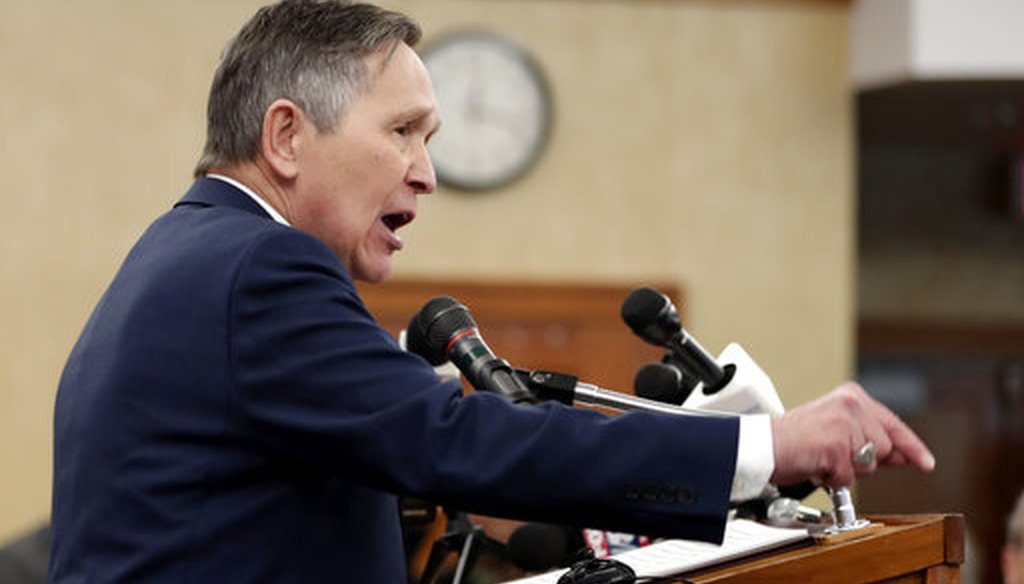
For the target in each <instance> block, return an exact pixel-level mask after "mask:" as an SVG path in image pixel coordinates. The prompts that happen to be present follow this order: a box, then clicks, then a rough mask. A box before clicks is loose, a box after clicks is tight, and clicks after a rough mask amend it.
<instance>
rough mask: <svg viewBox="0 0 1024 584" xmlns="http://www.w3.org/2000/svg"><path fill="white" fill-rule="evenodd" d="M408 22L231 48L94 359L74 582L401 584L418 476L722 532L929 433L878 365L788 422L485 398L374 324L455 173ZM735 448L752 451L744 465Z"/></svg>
mask: <svg viewBox="0 0 1024 584" xmlns="http://www.w3.org/2000/svg"><path fill="white" fill-rule="evenodd" d="M419 36H420V31H419V28H418V27H417V26H416V25H415V24H414V23H413V22H411V21H410V20H409V19H407V18H406V17H404V16H402V15H399V14H395V13H391V12H387V11H383V10H380V9H378V8H375V7H372V6H368V5H351V4H348V3H346V2H343V1H326V2H317V1H310V0H285V1H284V2H281V3H278V4H275V5H273V6H269V7H266V8H264V9H262V10H260V11H259V12H258V13H257V14H256V15H255V16H254V17H253V19H252V20H250V22H248V23H247V24H246V25H245V26H244V27H243V29H242V30H241V31H240V32H239V34H238V36H237V37H236V38H235V39H234V40H233V41H232V42H231V43H230V44H229V46H228V48H227V49H226V51H225V54H224V55H223V57H222V61H221V63H220V65H219V67H218V70H217V73H216V75H215V78H214V81H213V85H212V88H211V92H210V101H209V110H208V136H207V144H206V147H205V150H204V152H203V155H202V158H201V160H200V162H199V164H198V167H197V170H196V175H197V180H196V182H195V184H194V185H193V187H192V188H191V190H189V192H188V193H187V194H186V195H185V196H184V198H182V199H181V201H179V202H178V204H177V205H175V207H174V208H173V209H172V210H171V211H169V212H168V213H167V214H165V215H164V216H162V217H160V218H159V219H157V220H156V221H155V222H154V223H153V225H151V226H150V227H149V229H148V230H147V231H146V232H145V233H144V234H143V235H142V237H141V238H140V240H139V241H138V243H137V244H136V246H135V247H134V248H133V249H132V251H131V252H130V253H129V255H128V257H127V258H126V259H125V262H124V265H123V266H122V267H121V269H120V271H119V272H118V274H117V275H116V276H115V278H114V280H113V282H112V283H111V285H110V288H109V289H108V290H107V292H106V293H105V294H104V296H103V298H102V299H101V300H100V302H99V304H98V305H97V307H96V309H95V311H94V313H93V314H92V316H91V317H90V319H89V322H88V323H87V324H86V327H85V330H84V331H83V333H82V335H81V337H80V339H79V341H78V343H77V344H76V346H75V348H74V350H73V351H72V353H71V355H70V356H69V359H68V363H67V365H66V367H65V371H64V375H63V377H62V379H61V384H60V388H59V392H58V396H57V403H56V409H55V469H54V471H55V473H54V503H53V531H54V552H53V556H52V560H51V572H50V581H51V582H55V583H72V582H176V583H180V582H218V583H219V582H232V583H236V584H237V583H246V582H304V583H311V582H349V583H359V582H366V583H375V584H376V583H383V582H401V581H403V580H404V578H405V574H404V565H405V563H404V559H403V557H402V553H403V552H402V542H401V532H400V525H399V515H398V507H397V499H396V495H409V496H414V497H418V498H421V499H426V500H430V501H435V502H438V503H441V504H445V505H449V506H451V507H454V508H458V509H463V510H466V511H470V512H476V513H482V514H487V515H496V516H505V517H512V518H517V519H524V520H531V519H532V520H543V521H550V522H558V523H566V524H575V525H586V526H591V527H597V528H606V529H614V530H618V531H633V532H643V533H649V534H652V535H664V536H674V537H685V538H693V539H704V540H710V541H716V540H719V539H720V538H721V536H722V533H723V530H724V522H725V515H726V511H727V507H728V503H729V500H730V498H731V497H732V498H742V497H745V496H750V495H751V494H756V493H757V492H759V491H760V489H761V488H762V487H763V486H764V485H765V484H766V482H767V481H768V480H769V479H771V480H772V481H774V482H775V483H779V484H785V483H790V482H795V481H799V480H802V479H805V478H809V477H815V478H820V479H822V480H824V481H825V482H827V483H828V484H832V485H845V484H849V483H851V482H852V481H853V479H854V476H855V475H856V474H864V473H869V472H873V471H874V469H875V463H873V462H872V463H869V464H866V465H862V466H859V467H856V466H854V464H853V462H852V459H851V457H852V455H853V453H854V452H855V451H856V450H857V449H859V448H861V447H862V446H864V445H865V444H867V443H868V442H872V443H873V444H874V445H875V447H876V449H877V453H878V461H880V462H883V463H895V464H900V463H906V462H910V463H913V464H915V465H917V466H919V467H921V468H925V469H930V467H931V466H932V465H933V464H934V461H933V460H932V458H931V455H930V453H929V452H928V450H927V449H926V448H925V446H924V445H923V444H922V443H921V442H920V441H919V440H918V439H917V437H916V436H914V434H913V433H912V432H911V431H910V430H909V429H908V428H907V427H906V426H904V425H903V424H902V423H901V422H900V421H899V420H898V419H896V417H895V416H894V415H893V414H891V413H890V412H889V411H888V410H886V409H885V408H883V407H882V406H881V405H879V404H878V403H877V402H874V401H873V400H871V399H870V398H869V397H867V396H866V394H865V393H864V392H863V391H862V390H861V389H860V388H859V387H857V386H855V385H852V384H851V385H847V386H844V387H842V388H840V389H838V390H836V391H835V392H833V393H832V394H830V395H828V396H826V397H824V398H821V399H819V400H817V401H815V402H812V403H810V404H807V405H806V406H804V407H801V408H797V409H796V410H793V411H792V412H791V413H789V414H787V415H786V416H783V417H782V418H779V419H776V420H768V419H767V418H750V419H744V420H743V421H742V422H739V421H737V420H736V419H711V418H681V417H678V416H665V415H658V414H652V413H630V414H625V415H621V416H617V417H614V418H607V417H605V416H603V415H601V414H598V413H596V412H591V411H584V410H574V409H571V408H567V407H564V406H560V405H543V406H515V405H512V404H509V403H507V402H505V401H503V400H502V399H501V398H499V397H498V396H496V395H493V394H485V393H483V392H476V393H474V394H472V395H470V396H466V397H463V396H462V394H461V391H460V387H459V385H458V383H456V382H453V381H448V382H443V381H441V380H439V379H438V377H437V376H436V375H435V373H434V371H433V370H432V369H431V368H430V366H429V365H428V364H427V363H426V362H425V361H424V360H422V359H421V358H420V357H418V356H415V355H411V354H409V353H406V352H404V351H402V350H401V349H400V347H398V345H397V344H396V343H395V341H394V340H393V339H392V338H391V337H390V336H389V335H388V334H387V333H386V332H385V331H383V330H382V329H381V328H380V327H379V326H377V324H376V323H375V322H374V320H373V318H372V317H371V315H370V314H369V313H368V312H367V311H366V309H365V307H364V306H363V303H362V301H361V300H360V298H359V296H358V294H357V292H356V289H355V287H354V285H353V280H354V279H360V280H364V281H368V282H379V281H381V280H383V279H384V278H385V277H387V275H388V274H389V272H390V269H391V256H392V254H394V253H395V252H396V251H399V250H400V249H402V247H403V242H402V239H401V238H400V237H399V235H398V234H397V231H398V230H399V228H401V227H402V226H404V225H406V224H408V223H409V222H410V221H412V220H413V219H414V218H415V215H416V207H417V198H418V196H419V195H423V194H429V193H431V192H432V191H433V190H434V188H435V177H434V171H433V167H432V166H431V163H430V158H429V156H428V154H427V142H428V141H429V139H430V137H431V136H432V135H433V134H434V133H435V132H436V131H437V130H438V127H439V124H440V120H438V115H437V106H436V104H435V100H434V93H433V88H432V86H431V82H430V79H429V77H428V75H427V73H426V70H425V68H424V67H423V64H422V63H421V62H420V60H419V58H418V57H417V55H416V53H415V52H414V51H413V50H412V48H411V47H412V46H413V45H414V44H415V43H416V42H417V40H418V39H419ZM737 461H738V462H737Z"/></svg>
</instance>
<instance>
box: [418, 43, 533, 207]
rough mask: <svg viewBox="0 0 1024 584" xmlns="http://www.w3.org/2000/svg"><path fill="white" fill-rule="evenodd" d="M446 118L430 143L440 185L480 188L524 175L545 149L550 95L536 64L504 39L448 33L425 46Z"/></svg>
mask: <svg viewBox="0 0 1024 584" xmlns="http://www.w3.org/2000/svg"><path fill="white" fill-rule="evenodd" d="M422 58H423V63H424V64H425V65H426V67H427V70H428V71H429V72H430V76H431V79H432V80H433V83H434V91H435V92H436V95H437V103H438V107H439V109H440V115H441V131H440V132H438V133H437V134H436V135H435V136H434V137H433V139H432V140H431V141H430V154H431V157H432V159H433V161H434V168H435V170H436V172H437V178H438V180H439V181H441V182H443V183H445V184H448V185H450V186H452V187H455V188H459V189H463V190H470V191H479V190H485V189H493V188H496V187H499V186H502V185H505V184H508V183H509V182H511V181H513V180H515V179H517V178H519V177H520V176H522V175H523V174H524V173H526V171H528V170H529V169H530V167H532V166H533V164H534V163H535V162H536V161H537V159H538V158H539V157H540V154H541V153H542V152H543V150H544V147H545V146H546V145H547V141H548V134H549V128H550V122H551V97H550V93H549V90H548V86H547V83H546V82H545V80H544V77H543V76H542V74H541V73H540V69H539V68H538V67H537V65H536V63H535V62H534V61H533V60H532V59H531V58H530V57H529V56H528V55H527V54H526V53H525V52H524V51H523V50H522V49H521V48H519V47H518V46H517V45H515V44H513V43H512V42H511V41H509V40H508V39H505V38H504V37H500V36H497V35H495V34H492V33H484V32H464V33H460V34H457V35H452V36H449V37H447V38H445V39H443V40H441V41H439V42H437V43H434V44H432V45H430V46H428V47H427V48H425V49H424V51H423V53H422Z"/></svg>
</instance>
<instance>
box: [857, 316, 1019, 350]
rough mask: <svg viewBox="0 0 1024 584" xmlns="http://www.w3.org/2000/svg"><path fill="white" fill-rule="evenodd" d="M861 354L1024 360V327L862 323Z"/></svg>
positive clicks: (889, 321)
mask: <svg viewBox="0 0 1024 584" xmlns="http://www.w3.org/2000/svg"><path fill="white" fill-rule="evenodd" d="M857 336H858V346H859V348H860V350H861V351H862V352H865V351H868V352H886V353H897V354H943V355H947V354H956V355H992V356H1009V357H1024V323H1012V322H1011V323H955V322H950V323H945V322H923V321H914V320H899V319H861V320H860V322H859V323H858V325H857Z"/></svg>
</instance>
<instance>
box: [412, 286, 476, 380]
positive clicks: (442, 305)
mask: <svg viewBox="0 0 1024 584" xmlns="http://www.w3.org/2000/svg"><path fill="white" fill-rule="evenodd" d="M471 328H476V322H475V321H474V320H473V317H472V316H471V315H470V314H469V309H467V308H466V307H465V306H463V305H462V303H460V302H459V301H458V300H456V299H454V298H452V297H451V296H436V297H434V298H431V299H430V300H429V301H428V302H427V303H426V304H424V305H423V308H421V309H420V310H419V312H417V313H416V314H414V315H413V317H412V320H410V321H409V327H408V329H407V335H406V345H407V347H408V350H409V351H412V352H413V353H416V354H417V355H419V356H421V357H423V358H424V359H426V360H427V361H428V362H429V363H430V364H431V365H440V364H442V363H444V362H445V361H447V360H448V355H447V354H446V349H447V348H448V343H449V342H450V341H451V338H452V336H453V335H454V334H455V333H456V332H458V331H460V330H465V329H471Z"/></svg>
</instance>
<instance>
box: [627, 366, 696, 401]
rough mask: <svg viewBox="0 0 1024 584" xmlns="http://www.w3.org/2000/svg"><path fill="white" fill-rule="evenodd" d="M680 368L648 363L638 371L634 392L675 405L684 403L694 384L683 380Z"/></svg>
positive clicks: (634, 381) (643, 396)
mask: <svg viewBox="0 0 1024 584" xmlns="http://www.w3.org/2000/svg"><path fill="white" fill-rule="evenodd" d="M683 381H684V380H683V374H682V372H681V371H679V369H677V368H675V367H673V366H672V365H666V364H665V363H648V364H646V365H644V366H643V367H641V368H640V370H639V371H637V372H636V376H635V377H634V378H633V392H634V393H636V395H637V396H639V397H642V398H645V399H649V400H654V401H656V402H661V403H665V404H672V405H675V406H678V405H682V403H683V402H684V401H686V398H687V397H688V396H689V395H690V391H691V390H692V389H693V388H692V386H686V384H684V382H683Z"/></svg>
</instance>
